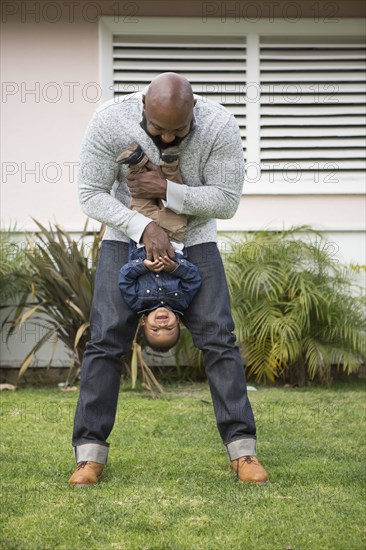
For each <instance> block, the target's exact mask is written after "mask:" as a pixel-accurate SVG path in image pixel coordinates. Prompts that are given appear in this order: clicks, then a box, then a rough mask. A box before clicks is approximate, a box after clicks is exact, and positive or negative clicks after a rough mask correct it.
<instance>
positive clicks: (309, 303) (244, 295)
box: [225, 227, 366, 382]
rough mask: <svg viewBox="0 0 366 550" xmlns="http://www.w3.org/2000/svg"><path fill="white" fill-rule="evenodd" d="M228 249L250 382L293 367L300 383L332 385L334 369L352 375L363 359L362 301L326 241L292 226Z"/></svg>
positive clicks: (227, 262)
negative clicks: (306, 380)
mask: <svg viewBox="0 0 366 550" xmlns="http://www.w3.org/2000/svg"><path fill="white" fill-rule="evenodd" d="M305 232H306V233H307V234H310V236H312V238H309V239H307V238H306V237H305ZM298 233H301V234H302V235H301V238H296V234H298ZM231 244H232V248H231V251H230V252H229V253H227V254H226V255H225V267H226V274H227V278H228V284H229V288H230V294H231V300H232V309H233V316H234V321H235V324H236V332H237V338H238V343H239V345H240V347H241V350H242V354H243V357H244V359H245V361H246V364H247V369H248V374H249V376H251V375H253V376H255V378H256V379H257V380H259V381H260V380H262V379H268V380H270V381H272V382H274V381H275V379H276V378H277V377H279V376H280V375H281V374H283V373H284V372H285V371H287V370H288V369H294V368H296V369H297V370H298V372H299V374H300V375H301V378H302V380H303V381H304V376H305V374H307V375H308V376H309V377H310V379H312V378H314V376H315V375H317V376H318V377H319V379H320V380H322V381H327V380H329V377H330V369H331V365H332V364H335V365H337V366H338V367H339V368H342V369H343V370H344V371H345V372H347V373H351V372H353V371H355V370H356V369H357V368H358V367H359V366H360V364H361V363H362V362H363V361H365V357H366V338H365V326H366V324H365V307H364V305H365V304H364V298H363V297H362V295H361V289H360V288H359V287H357V286H356V285H355V284H354V283H353V281H352V276H351V272H350V270H349V269H347V268H346V267H345V266H344V265H342V264H340V263H339V262H338V261H337V259H336V258H335V257H334V256H333V254H332V250H333V248H332V247H331V246H330V243H328V242H327V241H326V240H325V239H324V237H322V236H321V235H320V234H319V233H316V232H314V231H311V230H310V228H308V227H295V228H293V229H292V230H289V231H282V232H268V231H263V232H258V233H253V234H248V235H246V236H245V237H244V238H243V239H242V240H241V241H239V242H234V241H231Z"/></svg>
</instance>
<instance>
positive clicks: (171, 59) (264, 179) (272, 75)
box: [101, 18, 366, 194]
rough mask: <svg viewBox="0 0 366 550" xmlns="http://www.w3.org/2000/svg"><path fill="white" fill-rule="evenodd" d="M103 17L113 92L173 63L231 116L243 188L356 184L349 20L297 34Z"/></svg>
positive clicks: (358, 71) (359, 115)
mask: <svg viewBox="0 0 366 550" xmlns="http://www.w3.org/2000/svg"><path fill="white" fill-rule="evenodd" d="M103 19H104V20H108V19H109V21H104V23H103V24H102V27H101V33H102V35H103V33H104V36H106V35H108V40H109V42H108V47H105V48H104V50H103V48H102V50H103V51H104V54H103V55H102V63H103V60H104V65H107V66H108V67H109V76H108V79H109V90H110V91H111V90H113V94H114V96H115V97H118V96H121V95H125V94H128V93H131V92H133V91H137V90H142V89H143V88H144V87H145V86H146V85H147V84H148V83H149V82H150V81H151V79H152V78H153V77H154V76H156V75H157V74H159V73H161V72H165V71H175V72H178V73H180V74H182V75H184V76H186V77H187V78H188V79H189V80H190V82H191V83H192V85H193V90H194V92H195V93H197V94H200V95H202V96H203V97H204V98H207V99H212V100H215V101H218V102H220V103H221V104H222V105H225V106H226V107H227V108H228V109H229V110H230V111H231V112H232V113H233V114H234V115H235V117H236V119H237V121H238V123H239V126H240V129H241V135H242V140H243V149H244V155H245V158H246V163H247V178H246V185H245V192H246V193H250V194H251V193H254V194H278V193H286V194H288V193H290V194H292V193H295V194H296V193H301V194H302V193H305V194H306V193H312V194H314V193H315V194H317V193H320V194H324V193H326V194H327V193H331V194H337V193H342V194H343V193H347V194H348V193H362V192H363V190H364V182H365V179H364V178H365V160H364V159H365V152H366V151H365V81H364V68H365V50H364V46H363V38H362V32H361V26H360V28H359V29H358V26H359V25H357V23H356V22H355V20H354V21H352V20H344V19H343V20H339V22H338V23H336V22H335V23H334V25H329V24H328V25H324V24H323V25H322V24H321V23H319V25H318V26H317V25H314V23H312V24H310V23H309V22H307V21H306V20H304V24H303V25H302V29H301V32H303V35H300V36H295V35H294V29H293V27H292V26H291V24H287V25H286V24H285V23H284V22H280V23H278V24H276V25H275V26H273V25H272V26H271V25H268V22H267V24H266V23H265V22H263V23H261V22H258V23H257V24H256V25H251V26H249V25H245V24H242V25H238V24H236V23H235V22H231V24H229V22H227V23H228V24H226V26H225V25H221V26H220V23H219V22H218V21H211V22H209V21H208V23H209V24H208V25H207V27H205V25H204V24H203V23H202V21H197V20H196V19H187V20H185V21H186V27H185V24H184V23H183V22H182V20H179V21H178V20H175V19H170V18H165V19H164V20H163V21H164V25H163V23H162V20H160V23H159V21H155V20H154V18H146V20H145V21H141V25H140V26H137V27H136V30H135V33H134V32H133V30H131V29H130V28H128V30H127V31H126V29H123V28H122V27H121V24H114V25H113V24H112V22H111V21H110V20H111V19H112V18H103ZM167 19H169V22H168V21H167ZM153 20H154V21H153ZM149 23H150V24H149ZM103 25H104V26H103ZM144 25H145V27H144ZM159 25H160V27H161V28H160V27H159ZM230 25H231V28H230ZM361 25H362V23H361ZM335 26H336V28H335ZM174 27H176V31H177V32H174ZM330 27H331V28H330ZM142 28H144V29H148V32H147V34H146V33H142V32H141V29H142ZM154 28H155V30H154ZM158 29H160V30H158ZM182 30H184V32H182ZM213 30H215V32H213ZM253 30H255V31H256V34H253ZM274 31H276V34H275V33H274ZM102 43H103V42H102ZM107 55H109V56H110V59H109V60H108V61H107V62H106V56H107ZM112 81H113V82H112Z"/></svg>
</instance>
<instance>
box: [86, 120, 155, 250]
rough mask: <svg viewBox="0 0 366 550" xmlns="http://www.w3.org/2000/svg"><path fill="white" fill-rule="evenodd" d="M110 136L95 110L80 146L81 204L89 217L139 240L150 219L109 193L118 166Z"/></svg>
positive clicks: (136, 240)
mask: <svg viewBox="0 0 366 550" xmlns="http://www.w3.org/2000/svg"><path fill="white" fill-rule="evenodd" d="M109 136H110V132H108V131H107V129H106V128H105V125H104V123H103V120H102V116H101V115H100V114H99V113H98V112H97V113H95V114H94V116H93V118H92V119H91V121H90V123H89V126H88V128H87V130H86V133H85V136H84V139H83V142H82V146H81V154H80V164H79V171H78V186H79V199H80V205H81V208H82V210H83V212H84V214H86V215H87V216H90V217H91V218H94V219H95V220H98V221H100V222H102V223H105V224H106V225H108V226H110V227H114V228H115V229H118V230H120V231H122V232H123V233H124V234H125V235H127V236H128V237H129V238H131V239H133V240H134V241H135V242H140V239H141V236H142V234H143V232H144V230H145V228H146V226H147V225H148V224H149V223H150V222H151V220H150V219H149V218H146V217H145V216H143V215H142V214H140V213H139V212H134V211H132V210H131V209H130V208H127V206H125V205H124V204H122V203H121V202H120V201H119V200H117V199H116V198H115V197H112V195H111V194H110V192H111V189H112V186H113V184H114V182H115V180H116V177H117V173H118V169H119V166H118V163H117V162H116V160H115V151H114V149H113V146H112V144H111V143H110V138H109Z"/></svg>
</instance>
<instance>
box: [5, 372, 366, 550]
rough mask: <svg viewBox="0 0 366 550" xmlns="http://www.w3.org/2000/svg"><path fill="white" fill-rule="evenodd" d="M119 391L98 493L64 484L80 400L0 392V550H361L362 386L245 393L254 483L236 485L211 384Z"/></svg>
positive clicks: (54, 392)
mask: <svg viewBox="0 0 366 550" xmlns="http://www.w3.org/2000/svg"><path fill="white" fill-rule="evenodd" d="M165 388H166V389H167V391H168V393H167V395H166V397H164V398H161V399H158V400H155V401H154V400H151V399H150V397H149V396H148V395H147V394H146V393H143V392H141V391H130V390H129V388H128V386H127V385H126V386H125V387H124V388H122V389H121V395H120V401H119V410H118V414H117V419H116V424H115V427H114V430H113V433H112V436H111V438H110V443H111V448H110V455H109V463H108V465H107V468H106V469H105V473H104V474H103V477H102V481H101V482H100V484H99V485H98V486H97V487H95V488H92V489H76V488H74V487H70V486H68V484H67V480H68V478H69V476H70V475H71V473H72V471H73V469H74V462H73V455H72V451H71V446H70V437H71V431H72V422H73V413H74V409H75V405H76V400H77V392H67V393H66V392H61V391H59V390H58V389H51V390H49V389H23V390H18V391H17V392H14V393H13V392H12V393H10V392H8V393H6V394H5V392H3V393H2V395H1V415H2V434H1V453H2V468H1V472H2V482H1V512H2V519H1V524H2V530H3V533H2V537H1V539H2V542H1V548H6V549H7V550H10V549H17V550H18V549H27V550H28V549H35V550H41V549H45V548H50V549H53V548H63V549H67V550H73V549H81V550H83V549H87V550H92V549H157V550H158V549H172V550H173V549H174V550H178V549H220V550H221V549H235V550H236V549H255V550H266V549H268V550H277V549H282V550H286V549H293V550H304V549H319V550H320V549H321V550H323V549H330V550H336V549H339V550H346V549H347V550H356V549H364V548H365V546H366V538H365V471H364V448H363V445H364V443H365V436H364V428H365V381H361V380H360V381H349V382H343V383H338V384H337V385H335V386H333V387H331V388H319V387H311V388H304V389H285V388H267V387H262V388H259V390H258V391H257V392H250V399H251V402H252V405H253V409H254V412H255V415H256V420H257V429H258V455H259V458H260V460H261V461H262V463H263V464H264V466H265V467H266V468H267V470H268V472H269V475H270V480H271V481H270V483H269V484H267V485H264V486H256V485H245V484H242V483H240V482H238V481H237V479H236V476H235V474H234V472H233V471H232V470H231V467H230V463H229V461H228V458H227V455H226V451H225V448H224V446H223V445H222V443H221V440H220V437H219V434H218V431H217V429H216V424H215V418H214V414H213V409H212V405H211V404H210V401H211V398H210V393H209V390H208V386H207V384H202V383H201V384H179V385H177V384H175V385H171V386H168V385H167V384H165Z"/></svg>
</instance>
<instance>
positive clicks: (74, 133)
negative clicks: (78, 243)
mask: <svg viewBox="0 0 366 550" xmlns="http://www.w3.org/2000/svg"><path fill="white" fill-rule="evenodd" d="M1 65H2V81H3V84H2V92H3V94H2V102H3V103H2V123H1V124H2V172H3V173H2V176H3V177H2V181H3V183H2V189H1V192H2V199H3V202H2V204H3V209H2V214H3V224H4V225H5V226H6V225H7V224H8V223H9V221H10V220H12V221H15V220H17V222H18V227H19V228H30V227H31V225H32V224H31V220H30V217H31V216H33V217H35V218H37V219H39V220H40V221H42V222H47V221H48V220H57V221H58V222H60V223H61V224H63V225H65V226H67V227H69V228H79V227H80V225H81V224H82V221H83V219H84V217H83V216H81V214H80V209H79V205H78V200H77V194H76V179H75V175H76V174H75V175H74V178H72V167H70V165H69V163H75V162H77V161H78V156H79V147H80V141H81V138H82V136H83V133H84V131H85V127H86V125H87V123H88V120H89V118H90V116H91V115H92V113H93V112H94V110H95V108H96V106H97V104H98V97H96V96H97V95H99V94H100V90H99V87H98V88H97V87H96V85H98V84H97V83H98V79H99V76H98V25H97V23H89V22H86V21H82V20H80V21H74V22H73V23H72V24H70V23H68V22H63V21H60V22H57V23H50V22H47V21H40V22H39V23H37V22H35V21H34V18H33V20H29V21H27V22H26V23H22V22H20V21H18V22H16V21H13V20H11V19H9V20H8V21H7V22H6V23H3V24H2V33H1ZM67 83H69V84H67ZM31 90H33V91H34V90H35V92H33V93H32V92H31ZM95 98H96V100H95ZM65 163H66V164H65ZM32 170H33V171H35V172H36V174H34V173H33V174H32V173H30V171H32ZM37 180H39V181H37ZM73 180H74V181H73Z"/></svg>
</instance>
